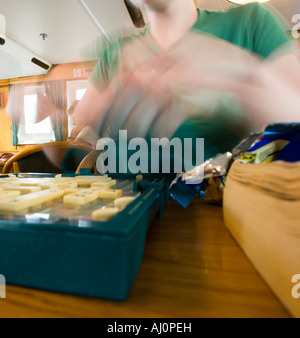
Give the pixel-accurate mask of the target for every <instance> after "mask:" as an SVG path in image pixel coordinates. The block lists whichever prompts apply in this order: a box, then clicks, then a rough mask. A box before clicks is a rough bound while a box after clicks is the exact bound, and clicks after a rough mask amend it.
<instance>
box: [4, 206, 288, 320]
mask: <svg viewBox="0 0 300 338" xmlns="http://www.w3.org/2000/svg"><path fill="white" fill-rule="evenodd" d="M6 297H7V298H6V299H0V318H6V317H13V318H18V317H25V318H30V317H47V318H48V317H49V318H50V317H63V318H66V317H67V318H70V317H76V318H83V317H97V318H149V317H150V318H203V317H204V318H208V317H213V318H218V317H250V318H251V317H255V318H257V317H267V318H271V317H276V318H285V317H289V314H288V313H287V312H286V310H285V309H284V308H283V306H282V305H281V304H280V302H279V301H278V300H277V298H276V297H275V296H274V294H273V293H272V292H271V291H270V289H269V288H268V286H267V285H266V284H265V282H264V281H263V280H262V278H261V277H260V276H259V275H258V273H257V272H256V271H255V269H254V268H253V266H252V264H251V263H250V262H249V260H248V259H247V258H246V256H245V255H244V253H243V252H242V250H241V249H240V248H239V246H238V245H237V244H236V242H235V241H234V239H233V238H232V236H231V235H230V233H229V231H228V230H227V229H226V227H225V225H224V222H223V217H222V208H221V207H219V206H215V205H208V204H205V203H203V202H202V201H195V202H194V203H193V204H192V205H191V206H190V207H189V208H188V209H186V210H184V209H182V208H181V207H180V206H179V205H178V204H177V203H176V202H174V201H173V200H170V201H169V202H168V205H167V208H166V210H165V213H164V215H163V216H162V217H161V218H157V219H156V220H155V221H154V222H153V223H152V225H151V227H150V229H149V232H148V237H147V241H146V246H145V252H144V259H143V263H142V265H141V268H140V270H139V273H138V275H137V278H136V280H135V282H134V285H133V287H132V289H131V292H130V294H129V297H128V299H127V300H126V301H124V302H115V301H107V300H101V299H90V298H84V297H77V296H70V295H62V294H56V293H51V292H45V291H38V290H32V289H26V288H20V287H15V286H7V295H6Z"/></svg>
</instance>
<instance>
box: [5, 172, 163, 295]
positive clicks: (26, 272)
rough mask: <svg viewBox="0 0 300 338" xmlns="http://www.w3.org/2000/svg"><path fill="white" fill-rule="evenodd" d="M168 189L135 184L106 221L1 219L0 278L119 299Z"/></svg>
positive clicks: (127, 287) (136, 266)
mask: <svg viewBox="0 0 300 338" xmlns="http://www.w3.org/2000/svg"><path fill="white" fill-rule="evenodd" d="M23 177H24V175H23ZM27 177H38V175H27ZM41 177H45V175H42V176H41ZM121 179H122V178H121ZM168 185H169V182H168V180H166V179H165V178H159V177H157V178H153V177H152V181H148V182H136V183H135V184H134V187H133V189H135V190H136V191H139V192H140V196H139V197H138V198H137V199H136V200H135V201H134V202H133V203H131V204H130V205H129V206H128V207H127V208H126V209H125V210H124V211H122V212H121V213H119V214H118V215H117V216H115V217H113V218H112V219H111V220H110V221H108V222H93V221H89V220H84V221H82V222H81V223H80V224H77V223H76V224H74V220H73V221H71V220H68V219H64V218H63V216H62V217H61V219H54V220H52V221H51V220H47V219H40V220H38V221H35V220H33V219H31V218H27V219H26V216H17V215H13V217H10V216H9V215H6V216H5V215H3V216H1V217H0V257H1V260H0V271H1V274H3V275H4V276H5V277H6V280H7V283H8V284H12V285H17V286H23V287H30V288H36V289H43V290H48V291H54V292H60V293H67V294H76V295H82V296H89V297H96V298H104V299H111V300H118V301H122V300H125V299H126V298H127V296H128V293H129V291H130V289H131V286H132V284H133V282H134V280H135V278H136V275H137V273H138V270H139V267H140V264H141V262H142V259H143V252H144V245H145V241H146V236H147V230H148V227H149V225H150V223H151V222H152V220H153V219H154V218H155V217H156V216H158V215H161V214H162V213H163V210H164V206H165V203H166V199H167V196H168Z"/></svg>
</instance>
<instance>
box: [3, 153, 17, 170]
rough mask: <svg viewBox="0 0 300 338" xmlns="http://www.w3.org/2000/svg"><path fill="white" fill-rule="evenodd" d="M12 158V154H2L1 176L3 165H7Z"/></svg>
mask: <svg viewBox="0 0 300 338" xmlns="http://www.w3.org/2000/svg"><path fill="white" fill-rule="evenodd" d="M13 156H14V154H12V153H4V154H2V155H1V156H0V173H1V174H2V172H3V168H4V166H5V164H6V163H7V161H8V160H9V159H10V158H12V157H13Z"/></svg>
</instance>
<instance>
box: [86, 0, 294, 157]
mask: <svg viewBox="0 0 300 338" xmlns="http://www.w3.org/2000/svg"><path fill="white" fill-rule="evenodd" d="M192 31H193V32H199V34H201V33H205V34H208V35H211V36H215V37H218V38H220V39H222V40H225V41H227V42H229V43H232V44H233V45H235V46H238V47H240V48H242V49H245V50H247V51H250V52H252V53H254V54H256V55H257V56H259V57H261V58H262V59H265V58H268V57H269V56H270V55H271V54H272V53H273V52H275V51H276V50H277V49H278V48H279V47H282V46H283V45H285V44H288V43H289V38H288V35H287V34H286V32H285V31H284V29H283V27H282V26H281V24H280V23H279V21H278V20H277V18H275V16H274V15H273V14H272V13H271V12H270V11H269V10H267V9H266V8H265V7H264V6H262V5H260V4H258V3H251V4H248V5H244V6H238V7H234V8H232V9H230V10H229V11H227V12H213V11H207V10H201V9H199V18H198V21H197V22H196V24H195V25H194V27H193V28H192ZM146 34H148V30H145V32H142V33H140V34H139V35H133V36H131V37H128V38H126V39H119V40H116V41H115V42H114V43H113V44H111V45H110V47H109V48H107V49H106V50H105V52H104V53H103V55H102V57H101V58H100V60H99V62H98V64H97V65H96V67H95V69H94V72H93V74H92V75H91V78H90V81H91V82H92V83H93V84H94V85H95V86H96V87H97V88H99V89H102V88H105V87H106V85H107V84H108V83H110V82H111V80H112V79H113V78H114V76H115V75H116V74H117V73H118V70H119V66H120V60H121V58H122V49H123V47H124V46H126V45H127V44H128V43H132V42H134V41H136V40H137V39H139V38H140V37H144V36H145V35H146ZM234 111H235V112H234ZM235 117H236V107H231V105H230V104H228V105H227V106H226V105H225V106H224V109H222V111H218V112H216V114H215V115H214V116H212V117H209V118H201V117H199V118H193V119H189V120H187V121H186V122H185V123H183V124H182V125H181V126H180V127H179V129H178V130H177V131H176V132H175V133H174V135H173V137H179V138H181V139H183V138H191V137H192V138H197V137H198V138H200V137H203V138H204V139H205V159H208V158H211V157H213V156H216V155H217V154H218V153H224V152H226V151H231V150H232V148H233V147H234V146H235V145H237V144H238V143H239V142H240V141H241V139H242V138H244V137H246V136H247V132H248V131H246V130H244V129H243V128H241V129H240V128H239V127H238V126H236V125H235V123H234V120H235Z"/></svg>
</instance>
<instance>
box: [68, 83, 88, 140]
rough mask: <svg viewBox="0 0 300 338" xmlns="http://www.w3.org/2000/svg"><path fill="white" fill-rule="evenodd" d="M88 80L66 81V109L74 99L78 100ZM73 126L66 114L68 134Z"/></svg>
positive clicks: (70, 118) (82, 94)
mask: <svg viewBox="0 0 300 338" xmlns="http://www.w3.org/2000/svg"><path fill="white" fill-rule="evenodd" d="M88 83H89V82H88V80H75V81H68V82H67V104H68V110H69V108H70V107H71V106H72V104H73V103H74V102H75V101H80V100H81V99H82V98H83V96H84V94H85V92H86V90H87V87H88ZM73 128H74V124H73V120H72V117H71V116H68V130H69V136H70V134H71V131H72V129H73Z"/></svg>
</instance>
